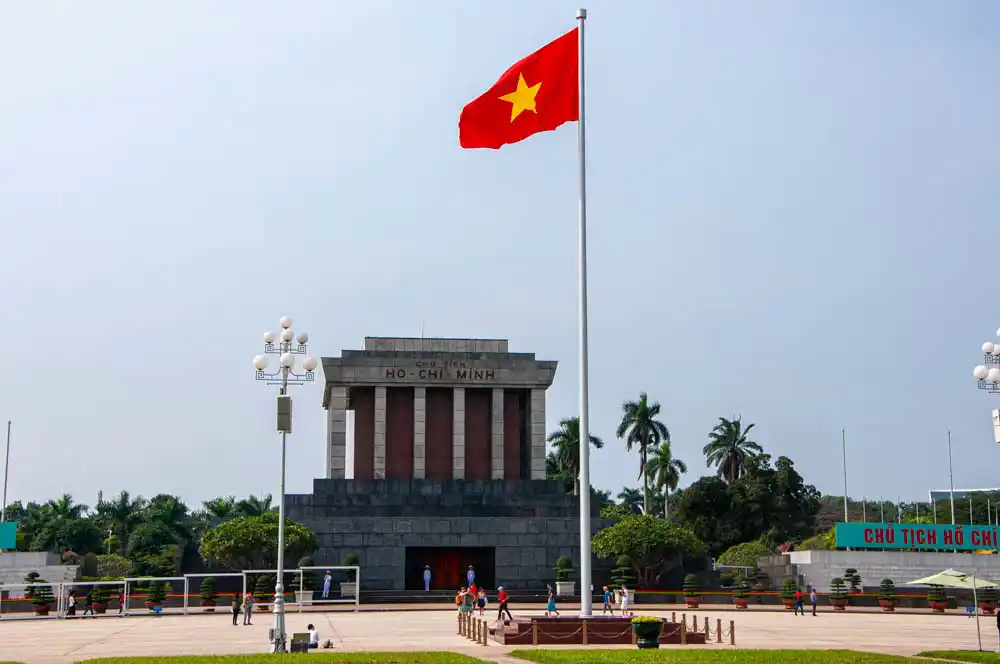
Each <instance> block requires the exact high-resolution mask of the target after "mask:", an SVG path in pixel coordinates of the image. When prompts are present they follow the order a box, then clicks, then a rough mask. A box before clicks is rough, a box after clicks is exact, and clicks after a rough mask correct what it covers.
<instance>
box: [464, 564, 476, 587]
mask: <svg viewBox="0 0 1000 664" xmlns="http://www.w3.org/2000/svg"><path fill="white" fill-rule="evenodd" d="M465 581H466V583H468V584H469V585H470V586H474V585H476V570H474V569H472V565H469V571H468V572H466V573H465Z"/></svg>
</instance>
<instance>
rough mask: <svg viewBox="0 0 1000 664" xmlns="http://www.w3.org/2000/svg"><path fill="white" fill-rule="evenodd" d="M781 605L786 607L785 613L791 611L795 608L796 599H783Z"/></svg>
mask: <svg viewBox="0 0 1000 664" xmlns="http://www.w3.org/2000/svg"><path fill="white" fill-rule="evenodd" d="M781 604H782V605H783V606H784V607H785V611H791V610H793V609H794V608H795V598H794V597H782V598H781Z"/></svg>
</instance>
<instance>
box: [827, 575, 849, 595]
mask: <svg viewBox="0 0 1000 664" xmlns="http://www.w3.org/2000/svg"><path fill="white" fill-rule="evenodd" d="M830 599H847V586H846V585H845V584H844V580H843V579H842V578H840V577H839V576H835V577H833V578H832V579H830Z"/></svg>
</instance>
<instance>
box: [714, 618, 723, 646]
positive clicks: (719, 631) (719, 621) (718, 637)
mask: <svg viewBox="0 0 1000 664" xmlns="http://www.w3.org/2000/svg"><path fill="white" fill-rule="evenodd" d="M715 642H716V643H722V618H718V619H716V621H715Z"/></svg>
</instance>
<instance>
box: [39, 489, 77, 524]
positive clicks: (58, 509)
mask: <svg viewBox="0 0 1000 664" xmlns="http://www.w3.org/2000/svg"><path fill="white" fill-rule="evenodd" d="M43 509H45V510H46V511H47V512H48V513H49V515H50V516H51V517H52V518H56V519H79V518H80V517H82V516H83V515H84V513H85V512H86V511H87V506H86V505H80V504H78V503H74V502H73V496H71V495H69V494H68V493H64V494H63V495H61V496H60V497H59V498H56V499H55V500H50V501H49V502H47V503H45V505H44V506H43Z"/></svg>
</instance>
